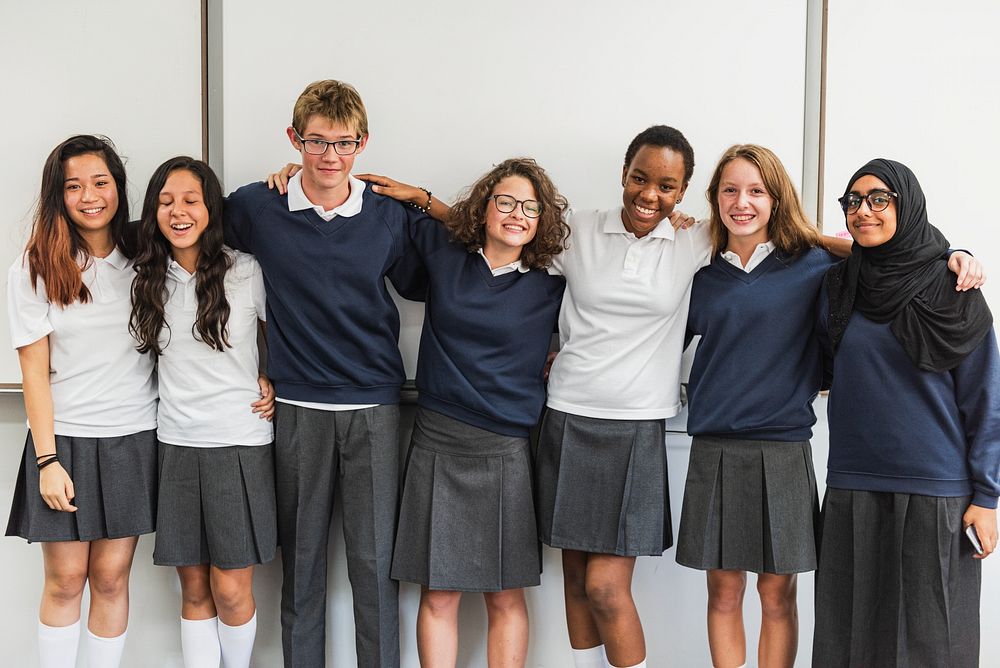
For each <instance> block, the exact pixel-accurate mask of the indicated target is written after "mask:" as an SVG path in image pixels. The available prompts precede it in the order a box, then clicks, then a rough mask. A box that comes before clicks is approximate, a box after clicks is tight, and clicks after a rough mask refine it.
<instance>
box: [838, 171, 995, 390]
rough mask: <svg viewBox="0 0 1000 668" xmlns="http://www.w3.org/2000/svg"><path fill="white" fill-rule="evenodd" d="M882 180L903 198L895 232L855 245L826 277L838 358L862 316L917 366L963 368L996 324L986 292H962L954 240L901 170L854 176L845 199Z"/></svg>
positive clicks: (912, 178)
mask: <svg viewBox="0 0 1000 668" xmlns="http://www.w3.org/2000/svg"><path fill="white" fill-rule="evenodd" d="M866 174H870V175H872V176H875V177H877V178H879V179H881V180H882V181H883V182H884V183H885V184H886V185H887V186H888V187H889V189H890V190H892V191H894V192H896V193H898V194H899V198H898V199H897V200H896V233H895V234H894V235H893V236H892V238H891V239H889V240H888V241H886V242H885V243H884V244H882V245H880V246H873V247H871V248H864V247H862V246H861V245H860V244H857V243H856V244H854V248H853V249H852V250H851V256H850V257H849V258H848V259H847V260H846V261H844V262H841V263H840V264H837V265H835V266H834V267H832V268H831V269H830V271H829V272H827V275H826V280H825V284H826V290H827V294H828V295H829V298H830V307H829V313H828V316H829V319H828V328H829V332H830V340H831V342H832V344H833V349H834V351H836V349H837V346H838V345H839V344H840V340H841V339H842V338H843V336H844V331H845V330H846V329H847V323H848V321H849V320H850V319H851V313H852V312H853V311H854V310H855V309H857V310H858V311H860V312H861V313H863V314H864V315H865V316H866V317H867V318H869V319H870V320H873V321H875V322H891V323H892V324H891V325H890V329H891V330H892V333H893V335H894V336H895V337H896V339H897V340H898V341H899V342H900V343H901V344H902V346H903V349H904V350H905V351H906V354H907V355H909V357H910V359H911V360H913V363H914V364H915V365H917V366H918V367H919V368H921V369H924V370H926V371H934V372H942V371H947V370H949V369H953V368H955V367H956V366H958V364H959V362H961V361H962V360H963V359H964V358H965V356H966V355H968V354H969V353H970V352H972V350H973V349H975V348H976V346H978V345H979V343H980V342H981V341H982V340H983V338H984V337H985V336H986V334H987V333H988V332H989V330H990V327H992V324H993V316H992V315H991V314H990V309H989V306H987V305H986V299H985V298H984V297H983V295H982V293H981V292H980V291H979V290H969V291H967V292H957V291H956V290H955V275H954V274H953V273H952V272H951V271H950V270H949V269H948V267H947V260H946V258H945V253H946V252H947V250H948V240H947V239H945V237H944V235H943V234H941V232H940V231H938V229H937V228H936V227H934V226H933V225H931V224H930V223H929V222H928V221H927V207H926V201H925V200H924V192H923V190H921V189H920V184H919V183H918V182H917V177H916V176H914V174H913V172H911V171H910V169H909V168H908V167H907V166H906V165H903V164H902V163H899V162H895V161H893V160H886V159H884V158H876V159H875V160H872V161H871V162H869V163H868V164H867V165H865V166H864V167H862V168H861V169H859V170H858V171H857V172H855V174H854V176H852V177H851V180H850V181H848V182H847V189H846V190H845V191H844V194H845V195H846V194H847V193H849V192H850V190H851V186H852V185H853V184H854V182H855V181H857V180H858V179H859V178H861V177H862V176H864V175H866Z"/></svg>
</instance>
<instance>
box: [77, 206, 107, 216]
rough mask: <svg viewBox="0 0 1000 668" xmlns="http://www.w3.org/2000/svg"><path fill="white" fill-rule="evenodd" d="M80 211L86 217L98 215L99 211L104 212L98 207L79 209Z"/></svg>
mask: <svg viewBox="0 0 1000 668" xmlns="http://www.w3.org/2000/svg"><path fill="white" fill-rule="evenodd" d="M81 211H83V212H84V213H85V214H87V215H93V214H95V213H100V212H101V211H104V208H103V207H100V208H97V209H81Z"/></svg>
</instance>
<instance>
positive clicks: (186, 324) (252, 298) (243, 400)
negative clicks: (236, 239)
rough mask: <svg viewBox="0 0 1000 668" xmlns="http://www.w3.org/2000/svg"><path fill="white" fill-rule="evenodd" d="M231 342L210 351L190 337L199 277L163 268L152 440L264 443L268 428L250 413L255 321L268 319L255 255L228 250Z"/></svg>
mask: <svg viewBox="0 0 1000 668" xmlns="http://www.w3.org/2000/svg"><path fill="white" fill-rule="evenodd" d="M227 252H228V253H230V254H231V256H232V257H233V260H234V261H233V266H232V267H230V268H229V271H228V272H226V278H225V286H226V300H227V301H229V323H228V327H227V330H228V332H229V343H230V344H231V345H232V348H225V349H224V350H222V351H218V350H213V349H212V348H210V347H209V346H208V344H206V343H204V342H202V341H199V340H198V339H196V338H195V337H194V334H193V333H192V327H193V325H194V323H195V319H196V318H197V316H198V296H197V295H196V294H195V288H196V286H197V280H196V276H195V275H194V274H189V273H188V272H187V271H186V270H185V269H184V267H182V266H180V265H179V264H177V263H176V262H174V261H172V260H171V262H170V265H169V266H168V268H167V294H168V295H169V297H168V299H167V303H166V304H165V310H166V314H165V315H166V323H167V324H168V325H169V326H170V329H169V330H168V329H167V328H166V327H164V328H163V331H162V332H161V334H160V346H161V349H162V351H163V353H162V354H161V355H160V361H159V377H160V411H159V427H158V429H157V438H159V439H160V440H161V441H163V442H164V443H170V444H172V445H186V446H190V447H198V448H221V447H225V446H230V445H266V444H268V443H270V442H271V441H272V440H273V433H272V429H271V423H270V422H268V421H267V420H262V419H261V418H260V417H259V415H258V414H257V413H254V412H252V410H251V408H250V404H251V403H252V402H254V401H257V400H258V399H260V389H259V386H258V385H257V376H258V373H257V370H258V362H259V358H258V353H257V321H258V320H264V319H265V317H266V316H265V312H264V306H265V303H266V302H265V297H264V278H263V275H262V274H261V271H260V265H259V264H257V260H256V259H254V257H253V256H252V255H248V254H246V253H240V252H238V251H233V250H227Z"/></svg>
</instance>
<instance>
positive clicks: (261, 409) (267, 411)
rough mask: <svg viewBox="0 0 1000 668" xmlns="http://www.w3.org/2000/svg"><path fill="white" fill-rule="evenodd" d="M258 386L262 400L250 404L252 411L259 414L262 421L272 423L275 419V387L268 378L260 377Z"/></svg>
mask: <svg viewBox="0 0 1000 668" xmlns="http://www.w3.org/2000/svg"><path fill="white" fill-rule="evenodd" d="M257 386H258V387H259V388H260V399H258V400H257V401H254V402H253V403H251V404H250V410H251V411H253V412H254V413H257V414H258V415H257V417H259V418H260V419H262V420H268V421H270V420H272V419H273V418H274V385H272V384H271V381H270V380H268V379H267V377H266V376H260V377H259V378H257Z"/></svg>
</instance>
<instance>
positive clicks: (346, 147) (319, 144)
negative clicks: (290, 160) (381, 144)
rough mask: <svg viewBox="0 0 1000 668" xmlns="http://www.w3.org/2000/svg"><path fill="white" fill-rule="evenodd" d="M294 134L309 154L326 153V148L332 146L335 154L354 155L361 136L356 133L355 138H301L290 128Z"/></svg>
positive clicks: (297, 132) (296, 131) (359, 144)
mask: <svg viewBox="0 0 1000 668" xmlns="http://www.w3.org/2000/svg"><path fill="white" fill-rule="evenodd" d="M292 132H294V133H295V136H296V137H297V138H298V140H299V142H301V144H302V148H303V150H305V152H306V153H308V154H310V155H323V154H324V153H326V149H328V148H330V147H331V146H332V147H333V151H334V153H336V154H337V155H354V154H355V153H357V152H358V147H360V146H361V136H360V135H358V138H357V139H338V140H336V141H326V140H325V139H303V138H302V135H300V134H299V131H298V130H296V129H294V128H293V129H292Z"/></svg>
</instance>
